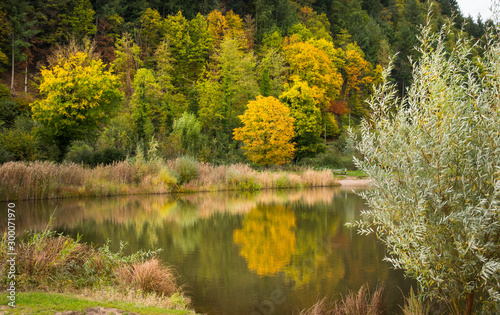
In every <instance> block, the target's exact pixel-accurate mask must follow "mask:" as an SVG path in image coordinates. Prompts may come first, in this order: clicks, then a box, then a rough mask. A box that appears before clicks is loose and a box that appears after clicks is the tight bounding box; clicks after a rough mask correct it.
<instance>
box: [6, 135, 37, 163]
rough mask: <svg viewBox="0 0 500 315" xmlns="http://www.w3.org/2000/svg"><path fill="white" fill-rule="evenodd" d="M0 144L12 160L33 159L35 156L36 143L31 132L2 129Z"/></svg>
mask: <svg viewBox="0 0 500 315" xmlns="http://www.w3.org/2000/svg"><path fill="white" fill-rule="evenodd" d="M0 145H1V146H2V147H3V148H4V150H5V151H7V152H8V153H9V155H10V156H12V157H13V158H14V160H18V161H19V160H22V161H33V160H35V159H36V158H37V143H36V140H35V138H34V137H33V135H32V134H31V133H28V132H23V131H17V130H8V131H4V132H3V133H1V134H0Z"/></svg>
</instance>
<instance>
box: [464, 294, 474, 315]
mask: <svg viewBox="0 0 500 315" xmlns="http://www.w3.org/2000/svg"><path fill="white" fill-rule="evenodd" d="M474 293H475V292H474V291H472V292H470V293H469V294H467V297H466V302H465V314H466V315H472V308H473V306H474Z"/></svg>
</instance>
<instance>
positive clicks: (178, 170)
mask: <svg viewBox="0 0 500 315" xmlns="http://www.w3.org/2000/svg"><path fill="white" fill-rule="evenodd" d="M336 184H337V183H336V181H335V178H334V176H333V173H332V172H330V171H315V170H312V169H306V170H305V171H302V172H270V171H256V170H254V169H252V168H251V167H250V166H248V165H245V164H234V165H229V166H215V165H211V164H208V163H199V162H196V161H194V160H193V159H191V158H188V157H181V158H177V159H175V160H169V161H164V160H161V159H156V160H152V161H145V160H144V159H135V160H134V161H122V162H115V163H113V164H111V165H99V166H97V167H94V168H89V167H84V166H82V165H78V164H74V163H64V164H56V163H53V162H40V161H37V162H30V163H27V162H9V163H5V164H3V165H0V201H7V200H8V201H10V200H28V199H48V198H66V197H80V196H111V195H132V194H160V193H168V192H172V191H220V190H258V189H269V188H277V189H286V188H302V187H321V186H334V185H336Z"/></svg>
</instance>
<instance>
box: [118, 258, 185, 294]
mask: <svg viewBox="0 0 500 315" xmlns="http://www.w3.org/2000/svg"><path fill="white" fill-rule="evenodd" d="M116 275H117V279H118V281H119V282H121V283H122V284H123V285H125V286H131V287H132V288H134V289H140V290H141V291H142V292H143V293H151V292H154V293H156V294H158V295H160V296H162V295H163V296H171V295H172V294H174V293H175V292H179V287H178V286H177V279H176V277H175V275H174V270H173V268H172V267H167V266H164V265H163V264H162V263H161V262H160V261H159V260H158V259H157V258H152V259H149V260H146V261H143V262H138V263H134V264H132V265H131V266H122V267H120V268H118V269H117V272H116Z"/></svg>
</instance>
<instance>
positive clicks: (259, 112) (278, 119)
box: [234, 96, 295, 166]
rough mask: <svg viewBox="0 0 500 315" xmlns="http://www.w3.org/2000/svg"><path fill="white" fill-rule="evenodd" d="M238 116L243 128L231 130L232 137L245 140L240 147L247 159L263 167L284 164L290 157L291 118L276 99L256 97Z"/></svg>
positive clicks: (291, 155)
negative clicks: (232, 131)
mask: <svg viewBox="0 0 500 315" xmlns="http://www.w3.org/2000/svg"><path fill="white" fill-rule="evenodd" d="M239 118H240V119H241V122H242V123H243V127H241V128H236V129H235V130H234V139H235V140H238V141H243V142H244V143H245V145H244V146H243V150H244V151H245V155H246V156H247V157H248V158H249V159H250V160H252V161H254V162H255V163H257V164H260V165H266V166H267V165H269V164H274V165H279V164H283V163H286V162H288V161H289V160H290V159H291V158H292V157H293V153H294V152H295V143H292V139H293V137H294V136H295V128H294V126H293V123H294V121H295V120H294V119H293V117H291V116H290V109H289V108H288V107H287V106H285V105H283V104H282V103H281V102H280V101H279V100H278V99H276V98H275V97H272V96H269V97H262V96H258V97H257V100H255V101H250V102H249V103H248V108H247V110H246V111H245V113H244V114H243V115H240V116H239Z"/></svg>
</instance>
